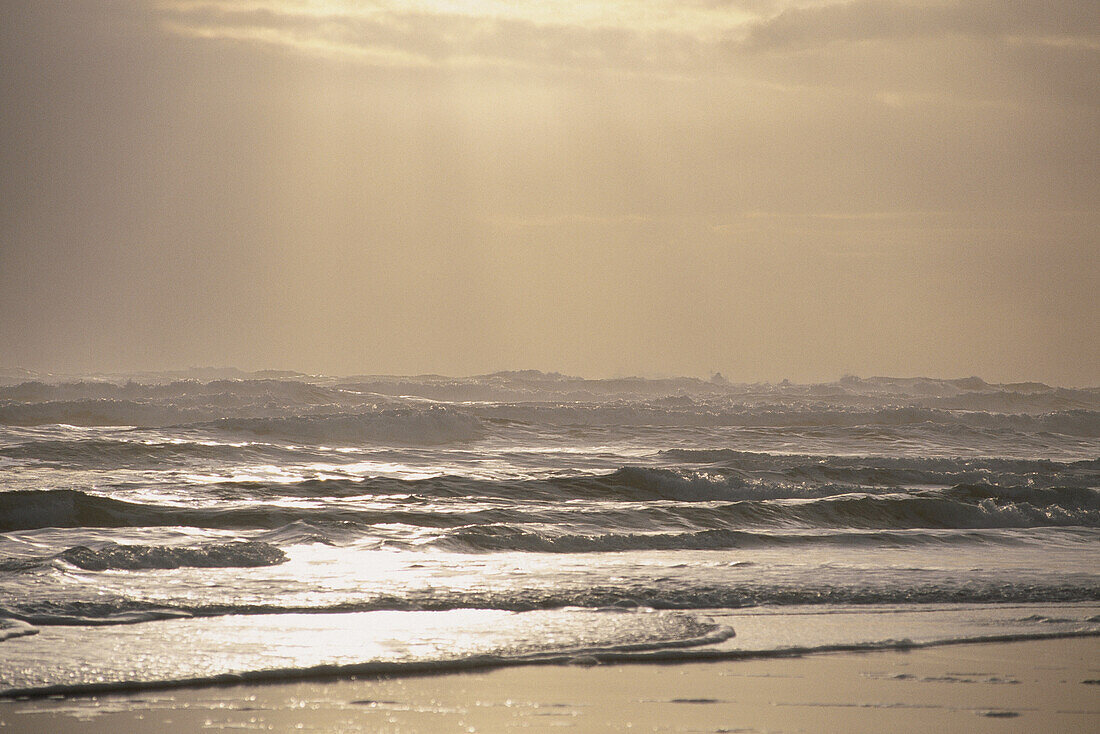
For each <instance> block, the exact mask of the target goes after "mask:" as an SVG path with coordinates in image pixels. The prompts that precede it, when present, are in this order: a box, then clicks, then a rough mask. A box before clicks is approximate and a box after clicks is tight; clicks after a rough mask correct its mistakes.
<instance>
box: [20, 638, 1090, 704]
mask: <svg viewBox="0 0 1100 734" xmlns="http://www.w3.org/2000/svg"><path fill="white" fill-rule="evenodd" d="M731 636H732V630H729V628H719V629H717V630H715V631H714V632H711V633H707V634H704V635H700V636H699V637H698V638H694V639H685V640H682V641H678V642H677V643H653V644H651V645H645V646H641V645H638V646H634V647H632V648H631V647H628V646H620V647H609V648H603V649H590V650H583V651H582V650H571V651H568V652H564V653H541V654H536V655H527V656H505V655H492V654H490V655H475V656H470V657H466V658H457V659H444V660H432V661H420V660H418V661H410V662H390V661H380V662H366V663H348V664H326V665H317V666H309V667H300V668H277V669H262V670H250V671H243V672H239V673H221V674H214V675H206V676H193V677H187V678H177V679H158V680H149V681H139V680H122V681H111V682H95V683H68V684H54V685H43V686H32V687H18V688H8V689H6V690H0V699H20V700H24V699H40V698H48V697H49V698H52V697H59V696H66V697H67V696H92V695H104V694H118V693H138V692H147V691H162V690H173V689H177V688H194V687H201V686H224V685H241V684H256V683H280V682H291V681H301V680H327V679H332V678H347V679H356V678H375V677H387V678H390V677H395V676H417V675H433V674H439V673H458V672H474V671H484V670H491V669H495V668H507V667H519V666H531V665H584V666H591V665H604V664H616V663H617V664H628V663H629V664H644V663H656V664H667V663H672V662H677V663H689V662H703V661H707V662H714V661H723V660H725V661H733V660H753V659H774V658H790V657H796V656H803V655H814V654H822V653H837V652H873V651H885V650H902V651H907V650H915V649H921V648H932V647H944V646H949V645H961V644H980V643H1004V642H1025V641H1030V640H1054V639H1072V638H1077V637H1096V636H1100V631H1097V630H1075V631H1057V632H1025V633H1007V634H990V635H965V636H956V637H950V636H949V637H941V638H937V639H932V640H923V641H913V640H910V639H900V640H897V639H887V640H875V641H871V642H859V643H840V644H822V645H805V646H789V647H780V648H773V649H765V650H739V649H723V648H720V647H708V646H713V645H716V644H717V643H720V642H722V641H723V639H728V638H729V637H731ZM684 701H685V702H689V699H684Z"/></svg>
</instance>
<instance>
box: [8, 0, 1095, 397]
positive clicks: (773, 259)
mask: <svg viewBox="0 0 1100 734" xmlns="http://www.w3.org/2000/svg"><path fill="white" fill-rule="evenodd" d="M0 14H2V17H3V22H0V99H2V100H3V102H2V104H0V156H2V159H0V366H3V367H15V366H22V367H26V368H31V369H46V370H54V371H67V372H77V371H121V370H150V369H172V368H183V367H188V366H200V365H216V366H229V365H233V366H237V367H241V368H244V369H264V368H273V369H296V370H302V371H306V372H326V373H330V374H357V373H376V374H377V373H397V374H416V373H426V372H433V373H442V374H451V375H466V374H475V373H483V372H489V371H493V370H498V369H526V368H535V369H544V370H558V371H562V372H567V373H572V374H579V375H583V376H588V377H600V376H621V375H649V376H656V375H672V374H683V375H698V376H709V375H710V374H711V373H713V372H715V371H720V372H722V374H723V375H725V376H726V377H727V378H729V379H731V380H737V381H742V380H744V381H752V380H780V379H784V378H787V379H791V380H796V381H823V380H832V379H836V378H838V377H840V376H841V375H843V374H858V375H864V376H866V375H876V374H877V375H881V374H889V375H899V376H900V375H926V376H933V377H961V376H968V375H979V376H981V377H983V378H985V379H987V380H991V381H1000V382H1007V381H1018V380H1042V381H1046V382H1049V383H1054V384H1061V385H1100V173H1098V172H1100V132H1098V131H1100V3H1097V2H1096V1H1095V0H1050V1H1049V2H1035V0H968V1H963V2H953V1H952V0H931V1H928V0H914V1H912V2H904V1H902V0H854V1H852V2H835V1H832V0H825V1H821V0H795V1H793V2H790V1H787V0H604V1H603V2H589V1H587V0H576V1H573V2H570V1H568V0H558V1H553V2H552V1H550V0H541V1H539V2H535V1H533V0H532V1H531V2H515V1H508V0H483V1H482V2H477V1H475V0H467V1H466V2H459V1H458V0H454V1H448V0H434V1H433V0H405V1H404V2H398V1H396V0H377V1H376V2H369V1H364V2H351V1H350V0H349V1H347V2H341V1H332V2H321V1H310V0H235V1H229V0H208V1H202V0H194V1H192V0H94V1H93V0H60V1H58V0H4V3H3V6H2V9H0Z"/></svg>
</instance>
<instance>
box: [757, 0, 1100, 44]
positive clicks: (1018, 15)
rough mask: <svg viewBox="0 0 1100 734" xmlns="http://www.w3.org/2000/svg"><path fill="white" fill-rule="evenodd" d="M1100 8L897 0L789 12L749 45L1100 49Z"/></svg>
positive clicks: (1017, 1)
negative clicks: (934, 40)
mask: <svg viewBox="0 0 1100 734" xmlns="http://www.w3.org/2000/svg"><path fill="white" fill-rule="evenodd" d="M1098 29H1100V3H1096V2H1094V1H1093V0H1083V1H1082V0H1062V1H1058V0H1055V1H1053V2H1044V3H1037V2H1033V0H997V1H996V2H994V1H992V0H966V1H964V2H949V3H944V2H937V3H906V2H897V1H896V0H854V2H846V3H835V4H828V5H815V6H807V7H801V6H796V7H789V8H787V9H784V10H783V11H781V12H780V13H778V14H776V15H774V16H772V17H770V18H767V19H765V20H761V21H759V22H757V23H755V24H754V25H753V26H752V28H751V29H750V31H749V33H748V36H747V38H746V40H745V46H746V47H747V48H750V49H755V50H761V49H773V50H774V49H787V50H790V49H799V48H814V47H820V46H824V45H828V44H832V43H858V42H864V41H882V40H898V39H911V38H921V37H935V36H944V35H958V36H966V37H971V38H1006V37H1012V38H1025V39H1035V40H1046V41H1048V42H1049V41H1050V40H1051V39H1058V41H1059V42H1061V43H1063V44H1067V45H1074V44H1078V43H1079V44H1082V45H1084V46H1091V45H1094V44H1095V42H1096V40H1097V38H1098V37H1100V30H1098Z"/></svg>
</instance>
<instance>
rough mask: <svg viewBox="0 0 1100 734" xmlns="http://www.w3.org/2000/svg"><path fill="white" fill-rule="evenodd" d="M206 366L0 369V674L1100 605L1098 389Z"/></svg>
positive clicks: (8, 690) (846, 635)
mask: <svg viewBox="0 0 1100 734" xmlns="http://www.w3.org/2000/svg"><path fill="white" fill-rule="evenodd" d="M230 376H231V377H232V378H233V379H224V378H222V376H220V375H210V374H199V375H196V376H189V375H178V374H177V375H173V374H146V375H131V376H128V377H125V378H119V377H115V376H107V377H99V378H96V379H91V378H89V379H80V380H75V379H71V378H57V377H50V378H43V377H41V376H35V375H14V374H8V375H3V376H0V695H4V696H12V695H25V694H28V693H29V694H45V693H49V692H82V691H83V692H87V691H93V690H111V689H117V688H120V687H125V688H129V689H140V688H142V687H153V686H160V685H170V684H173V683H179V682H185V681H190V682H196V681H198V682H202V681H220V680H239V679H257V680H259V679H277V678H286V677H298V676H311V675H321V674H324V675H352V674H361V673H372V672H385V673H387V674H395V675H399V674H402V673H403V672H408V673H412V672H423V671H425V670H450V669H461V668H469V667H485V666H493V665H512V664H537V663H564V662H574V663H581V664H596V663H603V664H614V663H616V662H621V661H639V660H647V659H649V660H669V659H710V658H716V657H726V658H729V657H743V656H758V655H775V654H792V653H803V652H813V651H816V650H833V649H865V648H878V647H909V646H917V645H927V644H942V643H948V642H960V641H980V640H998V639H999V640H1004V639H1027V638H1035V637H1044V636H1064V635H1087V634H1100V545H1098V543H1097V541H1098V540H1100V458H1098V457H1100V390H1098V389H1063V388H1055V387H1049V386H1046V385H1042V384H1039V383H1019V384H1013V385H992V384H987V383H985V382H983V381H981V380H979V379H977V378H969V379H965V380H933V379H893V378H871V379H859V378H854V377H847V378H844V379H842V380H840V381H838V382H835V383H827V384H819V385H792V384H788V383H782V384H753V385H744V384H742V385H732V384H728V383H726V382H725V381H723V380H717V379H716V380H711V381H704V380H697V379H690V378H677V379H660V380H646V379H638V378H630V379H617V380H584V379H579V378H571V377H566V376H562V375H558V374H546V373H541V372H510V373H497V374H493V375H484V376H480V377H474V378H465V379H450V378H443V377H437V376H424V377H408V378H397V377H352V378H333V377H324V376H308V375H300V374H288V373H258V374H240V373H231V374H230ZM35 377H37V379H29V378H35Z"/></svg>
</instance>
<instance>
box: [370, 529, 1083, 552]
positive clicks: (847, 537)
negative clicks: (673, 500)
mask: <svg viewBox="0 0 1100 734" xmlns="http://www.w3.org/2000/svg"><path fill="white" fill-rule="evenodd" d="M1096 540H1097V537H1096V534H1095V533H1092V532H1084V533H1082V534H1080V535H1077V536H1073V535H1071V536H1064V535H1063V536H1062V537H1060V538H1059V541H1060V542H1063V543H1065V542H1075V541H1076V542H1084V543H1094V542H1096ZM1047 542H1049V538H1034V537H1030V536H1019V535H1012V534H1006V533H1004V532H1003V531H998V532H989V531H982V530H969V531H965V532H958V531H952V532H936V531H914V530H911V531H851V532H843V531H842V532H837V531H830V532H815V533H798V532H789V531H786V532H774V531H772V532H751V531H745V530H726V529H712V530H695V531H688V532H648V533H604V534H595V535H593V534H588V535H585V534H575V533H540V532H538V531H536V530H530V529H526V528H523V527H516V526H508V525H495V526H494V525H488V526H478V527H469V528H462V529H460V530H458V531H456V532H453V533H450V534H447V535H445V536H443V537H441V538H438V539H436V540H434V541H431V542H430V545H431V546H432V547H436V548H440V549H443V550H448V551H454V552H465V553H482V552H493V551H515V552H526V553H613V552H624V551H647V550H748V549H768V548H806V549H812V548H822V547H830V546H831V547H845V548H852V549H853V550H854V549H857V548H863V549H881V548H927V547H950V546H958V545H989V546H993V547H995V546H1013V545H1021V544H1027V543H1047ZM387 545H389V546H392V547H409V546H407V545H405V544H401V543H397V542H389V543H387Z"/></svg>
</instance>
